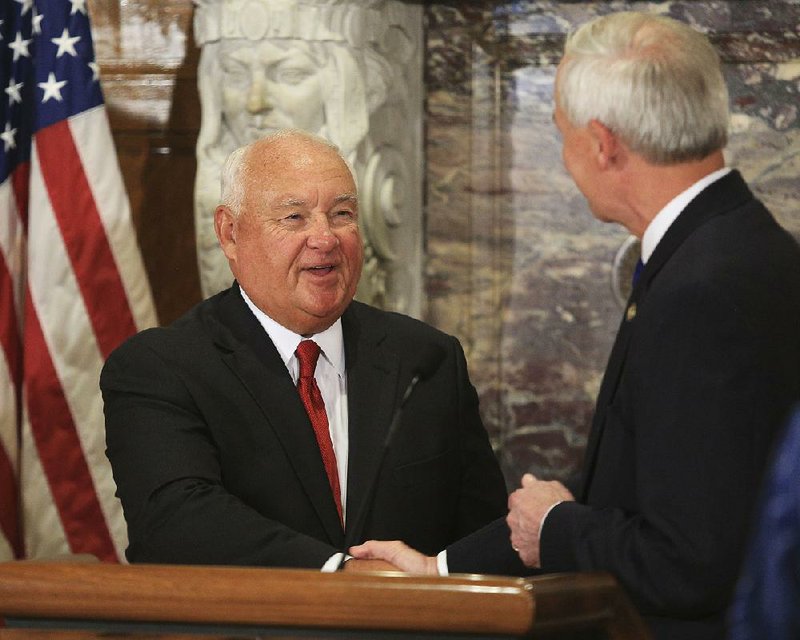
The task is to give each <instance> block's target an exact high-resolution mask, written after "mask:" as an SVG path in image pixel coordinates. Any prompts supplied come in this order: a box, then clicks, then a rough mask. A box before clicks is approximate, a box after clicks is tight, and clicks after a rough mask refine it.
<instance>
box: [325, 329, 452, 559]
mask: <svg viewBox="0 0 800 640" xmlns="http://www.w3.org/2000/svg"><path fill="white" fill-rule="evenodd" d="M444 356H445V352H444V349H443V348H442V347H441V346H440V345H438V344H433V343H428V344H426V345H425V346H424V347H423V349H422V353H421V354H420V356H419V358H418V359H417V363H416V364H415V365H414V367H413V368H412V370H411V372H412V375H411V381H410V382H409V383H408V386H407V387H406V390H405V393H403V397H402V398H401V399H400V403H399V404H398V405H397V407H396V408H395V410H394V413H393V414H392V421H391V422H390V423H389V429H387V431H386V437H385V438H384V440H383V446H382V447H381V450H380V453H379V456H380V457H379V459H378V465H377V466H376V467H375V474H374V476H373V477H372V478H371V479H370V483H369V485H368V487H369V488H368V490H367V495H366V497H365V498H364V502H362V503H361V509H360V510H359V511H358V513H357V514H356V517H355V519H354V520H353V527H352V528H349V529H348V533H349V535H348V536H347V539H346V540H345V546H344V552H343V553H342V557H341V559H340V560H339V564H338V566H337V567H336V570H337V571H338V570H339V569H341V568H342V565H343V564H344V559H345V558H346V557H347V549H349V548H350V546H351V545H352V544H353V541H355V540H358V539H359V538H361V534H362V529H363V528H364V523H365V521H366V517H367V512H368V511H369V508H370V507H371V506H372V501H373V500H374V498H375V485H377V484H378V477H379V476H380V473H381V470H382V469H383V461H384V459H385V458H386V452H387V451H388V450H389V446H390V445H391V443H392V440H393V439H394V434H395V432H396V431H397V427H398V426H399V424H400V418H401V417H402V415H403V409H404V407H405V406H406V402H408V399H409V398H410V397H411V394H412V393H413V392H414V389H415V388H416V387H417V384H418V383H419V382H420V381H422V380H426V379H428V378H430V377H431V376H432V375H433V374H434V373H436V370H437V369H438V368H439V365H440V364H441V363H442V360H444ZM348 541H349V542H348Z"/></svg>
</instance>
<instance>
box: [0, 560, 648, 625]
mask: <svg viewBox="0 0 800 640" xmlns="http://www.w3.org/2000/svg"><path fill="white" fill-rule="evenodd" d="M0 617H2V618H4V619H5V628H3V629H0V640H6V639H8V640H11V639H12V638H13V639H15V640H16V639H23V638H31V639H34V638H35V639H37V640H38V639H40V638H41V639H43V640H44V639H46V638H53V639H56V638H58V639H61V638H109V637H123V636H117V635H114V634H117V633H122V634H124V636H125V637H134V638H138V637H147V636H149V637H153V635H155V636H157V637H161V638H165V637H169V638H177V637H181V638H185V637H198V638H209V637H217V638H222V637H225V638H231V637H235V638H263V637H273V638H274V637H278V638H309V637H310V638H327V637H335V638H433V637H448V638H466V637H469V638H528V637H534V638H608V639H610V640H627V639H630V640H639V639H646V638H649V637H650V636H649V635H648V632H647V631H646V629H645V627H644V625H643V623H642V621H641V619H640V617H639V616H638V614H637V613H636V611H635V610H634V609H633V607H632V606H631V604H630V602H629V601H628V599H627V597H626V596H625V594H624V593H623V591H622V590H621V589H620V587H619V585H618V584H617V583H616V581H615V580H614V579H613V578H612V577H611V576H609V575H606V574H564V575H551V576H540V577H535V578H529V579H518V578H500V577H493V576H478V575H456V576H450V577H446V578H432V577H415V576H408V575H404V574H399V573H371V574H364V573H333V574H323V573H319V572H317V571H309V570H298V569H260V568H239V567H198V566H175V565H118V564H99V563H93V564H79V563H64V562H54V563H45V562H8V563H0ZM76 630H80V633H77V631H76ZM76 634H77V635H76ZM109 634H111V635H109ZM176 634H179V635H176Z"/></svg>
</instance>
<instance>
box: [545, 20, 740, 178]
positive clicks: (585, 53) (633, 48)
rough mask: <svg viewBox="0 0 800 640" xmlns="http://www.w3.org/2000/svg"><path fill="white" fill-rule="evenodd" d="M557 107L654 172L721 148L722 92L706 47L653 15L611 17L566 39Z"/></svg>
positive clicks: (696, 35) (725, 118)
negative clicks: (600, 130)
mask: <svg viewBox="0 0 800 640" xmlns="http://www.w3.org/2000/svg"><path fill="white" fill-rule="evenodd" d="M556 100H557V101H558V104H559V106H560V107H561V109H562V110H563V111H564V113H565V115H566V116H567V118H568V119H569V121H570V123H571V124H572V125H574V126H577V127H581V126H585V125H586V124H588V123H589V121H590V120H593V119H595V120H598V121H599V122H601V123H603V124H604V125H605V126H607V127H608V128H609V129H611V130H612V131H613V132H614V133H615V134H617V135H618V136H619V137H620V138H621V139H622V140H623V141H624V142H625V143H626V144H627V145H628V146H629V147H630V148H631V150H633V151H634V152H636V153H638V154H640V155H641V156H643V157H644V158H645V159H646V160H648V161H649V162H652V163H654V164H674V163H679V162H686V161H690V160H699V159H701V158H704V157H706V156H707V155H709V154H710V153H712V152H714V151H717V150H719V149H722V148H723V147H724V146H725V144H726V143H727V140H728V122H729V113H728V90H727V87H726V86H725V79H724V78H723V76H722V70H721V68H720V61H719V56H718V55H717V52H716V51H715V50H714V47H713V46H712V45H711V43H710V42H709V41H708V39H707V38H706V37H705V36H704V35H703V34H701V33H700V32H698V31H695V30H694V29H692V28H691V27H689V26H687V25H685V24H683V23H681V22H678V21H676V20H673V19H671V18H666V17H662V16H657V15H651V14H643V13H635V12H619V13H614V14H610V15H607V16H604V17H601V18H597V19H595V20H593V21H591V22H589V23H587V24H585V25H583V26H581V27H580V28H579V29H577V30H576V31H575V32H574V33H572V34H570V35H569V37H568V38H567V42H566V45H565V47H564V59H563V61H562V64H561V69H560V71H559V81H558V95H557V96H556Z"/></svg>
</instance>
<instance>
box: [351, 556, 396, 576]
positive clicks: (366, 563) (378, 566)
mask: <svg viewBox="0 0 800 640" xmlns="http://www.w3.org/2000/svg"><path fill="white" fill-rule="evenodd" d="M342 571H348V572H353V573H374V572H376V571H400V569H399V568H397V567H395V566H394V565H393V564H390V563H389V562H386V561H385V560H358V559H356V558H350V559H349V560H347V562H345V563H344V564H343V565H342Z"/></svg>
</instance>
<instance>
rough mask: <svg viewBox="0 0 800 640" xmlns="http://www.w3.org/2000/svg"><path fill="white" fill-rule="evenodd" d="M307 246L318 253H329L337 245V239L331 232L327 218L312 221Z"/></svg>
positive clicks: (320, 217) (317, 218)
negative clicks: (318, 251)
mask: <svg viewBox="0 0 800 640" xmlns="http://www.w3.org/2000/svg"><path fill="white" fill-rule="evenodd" d="M307 244H308V246H309V247H311V248H312V249H318V250H320V251H331V250H332V249H335V248H336V246H337V245H338V244H339V238H338V236H337V235H336V234H335V233H334V232H333V229H332V228H331V224H330V221H329V220H328V217H327V216H318V217H315V218H314V219H312V221H311V226H310V229H309V234H308V240H307Z"/></svg>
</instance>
